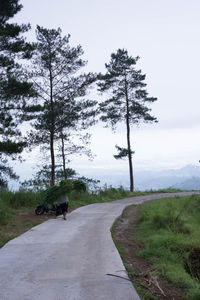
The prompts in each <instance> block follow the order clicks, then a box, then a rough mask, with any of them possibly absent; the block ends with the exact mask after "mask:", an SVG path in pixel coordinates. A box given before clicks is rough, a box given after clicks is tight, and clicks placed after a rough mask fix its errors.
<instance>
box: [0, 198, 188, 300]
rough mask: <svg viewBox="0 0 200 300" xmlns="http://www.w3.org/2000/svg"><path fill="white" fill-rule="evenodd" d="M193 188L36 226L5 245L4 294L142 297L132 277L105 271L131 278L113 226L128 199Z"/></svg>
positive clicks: (76, 299)
mask: <svg viewBox="0 0 200 300" xmlns="http://www.w3.org/2000/svg"><path fill="white" fill-rule="evenodd" d="M188 194H191V193H176V194H166V193H165V194H155V195H149V196H140V197H133V198H129V199H123V200H117V201H114V202H109V203H102V204H92V205H88V206H85V207H82V208H79V209H76V210H75V211H73V212H72V213H71V214H70V215H69V216H68V219H67V220H66V221H64V220H63V219H62V218H57V219H50V220H48V221H46V222H44V223H43V224H41V225H38V226H36V227H33V228H32V229H31V230H29V231H28V232H26V233H24V234H22V235H21V236H19V237H18V238H15V239H13V240H11V241H10V242H8V243H7V244H6V245H5V246H4V247H3V248H1V249H0V299H1V300H36V299H37V300H139V299H140V298H139V296H138V295H137V293H136V291H135V289H134V287H133V286H132V284H131V282H130V281H128V280H125V279H122V278H117V277H112V276H108V275H106V274H108V273H109V274H115V275H119V276H122V277H126V278H127V275H126V272H125V268H124V265H123V263H122V261H121V258H120V256H119V254H118V251H117V249H116V248H115V245H114V243H113V241H112V238H111V234H110V228H111V226H112V224H113V222H114V221H115V219H116V218H117V217H118V216H119V215H121V213H122V211H123V209H124V208H125V207H126V206H127V205H130V204H133V203H135V204H138V203H142V202H143V201H148V200H151V199H156V198H157V199H158V198H162V197H168V196H170V197H173V196H176V195H188Z"/></svg>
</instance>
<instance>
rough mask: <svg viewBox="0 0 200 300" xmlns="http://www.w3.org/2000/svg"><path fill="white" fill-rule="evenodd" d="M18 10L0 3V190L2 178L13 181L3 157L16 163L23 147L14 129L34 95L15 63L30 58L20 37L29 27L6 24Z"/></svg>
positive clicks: (12, 3)
mask: <svg viewBox="0 0 200 300" xmlns="http://www.w3.org/2000/svg"><path fill="white" fill-rule="evenodd" d="M21 8H22V5H20V4H19V1H18V0H1V1H0V162H1V163H0V186H1V185H5V184H6V182H7V179H6V177H10V178H13V179H16V178H17V176H16V175H15V173H14V172H13V171H12V168H10V167H9V166H8V165H7V157H11V158H12V159H16V158H17V157H18V154H20V153H21V152H22V150H23V149H24V147H25V146H26V142H25V141H24V140H23V139H22V137H21V132H20V130H19V128H18V125H19V123H20V119H21V114H22V113H23V107H24V101H25V99H26V98H27V97H31V96H33V94H34V92H33V89H32V83H29V82H27V78H26V76H25V75H24V72H23V69H22V65H21V64H20V63H19V62H22V60H23V61H24V59H28V58H30V57H31V53H32V50H33V48H34V46H33V45H31V44H29V43H27V42H26V41H25V38H24V37H23V33H24V32H26V31H28V30H29V29H30V26H29V25H24V24H23V25H18V24H11V23H10V22H9V20H10V18H12V17H13V16H14V15H15V14H16V13H17V12H19V11H20V10H21Z"/></svg>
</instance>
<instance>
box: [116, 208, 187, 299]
mask: <svg viewBox="0 0 200 300" xmlns="http://www.w3.org/2000/svg"><path fill="white" fill-rule="evenodd" d="M137 215H138V206H130V207H128V208H127V209H125V210H124V212H123V214H122V216H121V217H120V218H119V219H118V221H117V222H116V223H115V225H114V228H113V231H114V233H113V234H114V239H115V241H116V243H117V246H119V248H120V249H122V250H121V251H120V252H122V253H121V254H122V259H123V261H124V263H125V266H126V269H127V271H128V275H129V278H130V280H131V281H132V283H133V285H134V286H135V287H136V289H137V291H138V292H139V293H140V291H142V292H141V293H142V295H146V296H143V299H145V300H149V299H152V300H155V299H160V300H163V299H164V300H166V299H167V300H183V299H184V291H183V290H182V289H181V288H179V287H177V286H175V285H174V284H172V283H170V282H168V281H166V280H165V279H163V278H159V277H158V275H157V274H156V273H155V270H154V268H153V266H152V265H151V264H150V263H149V262H148V261H147V260H145V259H144V258H141V257H138V256H137V254H138V251H139V250H140V249H142V248H143V244H142V243H141V242H139V241H138V240H137V239H136V237H135V236H134V232H136V231H137V228H138V225H137V223H136V220H137Z"/></svg>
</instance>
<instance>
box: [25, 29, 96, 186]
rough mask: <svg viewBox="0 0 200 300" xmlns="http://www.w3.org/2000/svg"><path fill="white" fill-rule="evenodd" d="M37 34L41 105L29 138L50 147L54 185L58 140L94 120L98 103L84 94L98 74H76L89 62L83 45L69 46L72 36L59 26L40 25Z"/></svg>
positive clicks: (35, 60)
mask: <svg viewBox="0 0 200 300" xmlns="http://www.w3.org/2000/svg"><path fill="white" fill-rule="evenodd" d="M36 34H37V40H38V42H37V48H36V51H35V55H34V58H33V61H32V63H33V64H32V67H33V71H32V79H33V81H34V87H35V88H36V89H37V92H38V98H37V100H38V102H39V105H40V107H39V112H38V114H37V120H36V121H35V123H34V125H33V126H34V128H35V131H32V132H31V134H30V140H31V143H32V144H35V145H43V146H44V147H45V148H43V149H45V150H48V151H49V150H50V156H51V185H54V183H55V167H56V162H55V159H56V157H55V156H56V155H55V145H56V142H58V141H59V142H61V141H62V142H63V139H64V138H65V136H69V135H68V134H66V133H65V131H67V132H68V133H69V132H70V131H71V130H80V127H81V128H86V127H84V126H85V125H87V126H89V125H91V124H93V123H94V115H95V109H94V106H95V105H96V102H95V101H92V100H86V99H84V96H85V95H86V93H87V90H88V87H89V86H90V85H91V84H92V83H93V81H94V79H95V76H94V75H93V74H91V73H88V74H80V73H79V74H78V75H76V76H75V74H77V72H78V71H79V70H80V69H81V68H82V67H84V66H85V64H86V62H85V61H83V60H82V59H81V58H80V57H81V56H82V54H83V50H82V48H81V46H77V47H70V45H69V35H68V36H64V37H62V36H61V29H60V28H58V30H55V29H51V30H50V29H45V28H42V27H40V26H37V30H36ZM32 108H33V110H32ZM35 108H36V109H37V108H38V107H37V105H35V103H34V105H33V106H32V107H31V106H30V107H29V111H30V112H31V111H34V109H35ZM32 117H36V115H35V116H34V114H33V115H32ZM89 119H90V121H89V123H88V120H89ZM62 146H64V144H63V145H62ZM63 157H64V156H63ZM65 168H66V167H65Z"/></svg>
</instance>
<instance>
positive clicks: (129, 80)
mask: <svg viewBox="0 0 200 300" xmlns="http://www.w3.org/2000/svg"><path fill="white" fill-rule="evenodd" d="M138 59H139V57H135V58H134V57H132V56H129V55H128V52H127V50H124V49H119V50H117V52H116V53H113V54H111V60H110V63H109V64H106V65H105V66H106V69H107V73H106V74H105V75H102V74H100V75H99V82H98V86H99V91H101V92H109V95H111V97H110V98H109V99H107V100H106V101H104V102H102V103H101V104H100V109H101V113H102V115H101V120H102V121H103V122H106V123H108V124H111V126H112V128H115V127H116V124H118V123H119V122H123V123H124V124H125V125H126V140H127V148H122V147H119V146H116V148H117V150H118V151H119V153H118V155H114V157H115V158H116V159H120V158H124V157H128V162H129V176H130V191H133V190H134V180H133V164H132V156H133V153H134V151H133V150H132V147H131V125H133V124H138V123H139V122H140V121H143V122H156V121H157V120H156V118H155V117H153V116H151V115H150V109H149V108H148V107H147V104H149V103H152V102H154V101H156V100H157V99H156V98H152V97H148V93H147V91H146V89H145V87H146V84H145V83H144V80H145V75H143V74H142V73H141V70H136V69H135V65H136V63H137V61H138Z"/></svg>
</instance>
